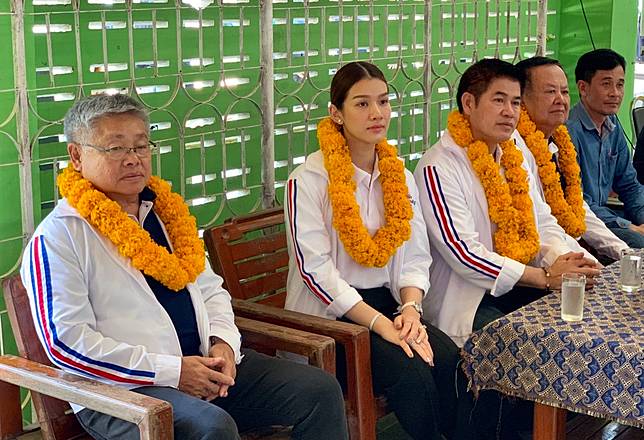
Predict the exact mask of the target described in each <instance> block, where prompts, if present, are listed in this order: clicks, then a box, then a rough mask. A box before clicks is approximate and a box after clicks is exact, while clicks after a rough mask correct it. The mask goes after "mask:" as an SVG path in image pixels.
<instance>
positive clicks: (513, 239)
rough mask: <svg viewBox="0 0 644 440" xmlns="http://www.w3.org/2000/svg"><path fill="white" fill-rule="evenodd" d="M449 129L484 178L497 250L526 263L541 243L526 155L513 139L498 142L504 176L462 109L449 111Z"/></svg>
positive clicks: (477, 173) (480, 176)
mask: <svg viewBox="0 0 644 440" xmlns="http://www.w3.org/2000/svg"><path fill="white" fill-rule="evenodd" d="M447 129H448V130H449V133H450V135H451V136H452V139H454V141H455V142H456V144H457V145H459V146H461V147H463V148H465V149H466V150H467V157H468V158H469V159H470V162H471V164H472V168H474V171H475V172H476V175H477V176H478V178H479V181H480V182H481V186H482V187H483V191H484V192H485V197H486V199H487V204H488V213H489V216H490V220H492V221H493V222H494V223H496V225H497V230H496V232H495V233H494V246H495V248H496V251H497V252H498V253H499V254H501V255H504V256H506V257H509V258H512V259H513V260H516V261H520V262H521V263H523V264H527V263H528V262H529V261H530V260H532V259H533V258H534V256H535V255H536V254H537V252H538V251H539V247H540V244H539V234H538V232H537V227H536V225H535V221H534V214H533V210H532V200H531V199H530V193H529V191H530V188H529V185H528V174H527V172H526V170H525V169H523V167H522V163H523V155H522V154H521V152H520V151H519V149H518V148H517V147H516V145H514V142H513V141H512V140H511V139H509V140H507V141H505V142H501V143H500V144H499V146H500V147H501V151H502V152H503V154H502V156H501V165H502V166H503V168H504V169H505V180H504V179H503V177H502V176H501V172H500V171H501V170H500V168H499V165H497V163H496V162H495V161H494V158H493V157H492V155H491V154H490V152H489V149H488V146H487V144H486V143H485V142H483V141H478V140H474V139H473V138H472V130H471V129H470V124H469V122H468V121H467V119H465V118H464V117H463V115H462V114H461V113H459V112H458V111H454V112H452V113H450V115H449V117H448V119H447Z"/></svg>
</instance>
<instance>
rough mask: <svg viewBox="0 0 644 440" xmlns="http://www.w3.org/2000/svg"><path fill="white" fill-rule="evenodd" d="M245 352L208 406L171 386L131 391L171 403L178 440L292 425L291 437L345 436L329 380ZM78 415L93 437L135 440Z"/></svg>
mask: <svg viewBox="0 0 644 440" xmlns="http://www.w3.org/2000/svg"><path fill="white" fill-rule="evenodd" d="M243 353H244V358H243V360H242V362H241V364H239V365H238V366H237V377H236V379H235V385H234V386H232V387H230V388H229V390H228V396H227V397H225V398H221V397H220V398H217V399H215V400H213V401H211V402H207V401H204V400H201V399H199V398H196V397H193V396H190V395H188V394H185V393H183V392H181V391H179V390H177V389H175V388H170V387H155V386H153V387H141V388H137V389H135V390H133V391H135V392H137V393H141V394H145V395H148V396H152V397H156V398H158V399H161V400H165V401H167V402H170V403H171V404H172V411H173V416H174V438H176V439H181V440H183V439H188V440H192V439H195V440H197V439H199V440H209V439H212V440H215V439H217V440H229V439H230V440H233V439H235V440H237V439H239V432H244V431H247V430H251V429H254V428H259V427H264V426H271V425H282V426H293V432H292V438H294V439H310V440H313V439H315V440H328V439H348V438H349V435H348V432H347V423H346V417H345V413H344V400H343V397H342V391H341V389H340V386H339V384H338V382H337V381H336V380H335V378H334V377H333V376H331V375H329V374H327V373H325V372H324V371H322V370H320V369H318V368H314V367H310V366H307V365H301V364H296V363H294V362H290V361H287V360H283V359H277V358H273V357H269V356H265V355H263V354H260V353H256V352H254V351H252V350H244V351H243ZM76 416H77V418H78V419H79V421H80V422H81V424H82V425H83V427H84V428H85V429H86V430H87V432H88V433H89V434H90V435H92V437H94V438H96V439H99V440H103V439H127V440H130V439H132V440H135V439H138V438H139V431H138V429H137V427H136V426H135V425H134V424H132V423H129V422H124V421H122V420H119V419H117V418H114V417H111V416H107V415H105V414H101V413H98V412H96V411H91V410H88V409H84V410H82V411H80V412H79V413H77V414H76Z"/></svg>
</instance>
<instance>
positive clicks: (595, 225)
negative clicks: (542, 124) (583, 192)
mask: <svg viewBox="0 0 644 440" xmlns="http://www.w3.org/2000/svg"><path fill="white" fill-rule="evenodd" d="M512 138H513V139H514V140H515V142H516V144H517V146H518V147H519V148H520V149H521V151H522V152H523V157H525V159H526V162H527V164H528V166H529V167H530V171H531V172H532V175H533V176H534V179H535V181H536V182H537V185H538V188H539V193H540V194H541V197H542V198H543V200H545V199H546V198H545V196H544V195H543V188H542V187H541V178H540V177H539V167H538V166H537V161H536V159H535V158H534V156H533V155H532V152H531V151H530V149H529V148H528V146H527V145H526V143H525V140H524V139H523V138H522V137H521V135H520V134H519V132H518V131H515V132H514V134H513V135H512ZM548 148H549V149H550V152H551V153H552V154H555V155H556V154H557V152H558V151H559V149H558V148H557V145H556V144H555V143H554V142H550V143H549V145H548ZM583 202H584V205H583V206H584V210H585V211H586V217H585V218H584V220H585V221H586V232H584V234H583V235H582V236H581V238H583V239H584V240H585V241H586V243H588V244H589V245H591V246H592V247H593V248H594V249H595V250H596V251H597V252H599V253H600V254H601V255H605V256H607V257H609V258H612V259H613V260H619V259H620V256H621V255H620V252H621V250H622V249H628V245H627V244H626V243H624V242H623V241H622V240H621V239H620V238H619V237H617V235H615V234H613V233H612V232H611V230H610V229H608V227H607V226H606V223H604V222H603V221H602V220H600V219H599V218H598V217H597V216H596V215H595V213H594V212H593V210H592V209H590V206H588V203H586V201H585V200H584V201H583ZM575 238H577V237H574V238H573V237H571V236H570V235H567V234H566V240H567V241H568V240H575Z"/></svg>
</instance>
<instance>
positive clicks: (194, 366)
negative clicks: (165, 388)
mask: <svg viewBox="0 0 644 440" xmlns="http://www.w3.org/2000/svg"><path fill="white" fill-rule="evenodd" d="M226 363H227V362H226V360H225V359H224V358H222V357H217V358H212V357H202V356H185V357H183V358H181V376H180V377H179V387H178V388H179V390H180V391H183V392H184V393H186V394H190V395H191V396H195V397H199V398H200V399H206V400H213V399H216V398H217V397H219V396H220V392H221V388H222V387H225V389H226V390H227V389H228V387H229V386H231V385H234V384H235V379H234V378H233V376H231V375H230V374H226V373H225V372H224V370H223V369H224V367H225V366H226ZM233 365H234V363H233Z"/></svg>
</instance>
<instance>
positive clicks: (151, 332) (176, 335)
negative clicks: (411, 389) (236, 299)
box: [21, 95, 348, 439]
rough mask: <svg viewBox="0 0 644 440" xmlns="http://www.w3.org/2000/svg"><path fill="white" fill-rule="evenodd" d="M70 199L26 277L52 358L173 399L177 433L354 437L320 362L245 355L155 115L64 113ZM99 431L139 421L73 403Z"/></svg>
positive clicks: (113, 432)
mask: <svg viewBox="0 0 644 440" xmlns="http://www.w3.org/2000/svg"><path fill="white" fill-rule="evenodd" d="M64 125H65V135H66V136H67V141H68V152H69V156H70V159H71V164H70V166H69V167H68V168H67V169H65V170H63V172H62V173H61V174H60V175H59V177H58V187H59V190H60V193H61V195H62V196H63V197H64V198H63V199H62V200H61V201H60V202H59V203H58V205H57V206H56V208H55V209H54V210H53V211H52V212H51V213H50V214H49V215H48V216H47V217H46V218H45V219H44V220H43V222H42V223H41V224H40V226H39V227H38V228H37V230H36V232H35V234H34V236H33V238H32V239H31V241H30V243H29V245H28V247H27V249H26V251H25V255H24V258H23V264H22V270H21V275H22V280H23V282H24V284H25V285H26V286H27V290H28V291H29V298H30V303H31V310H32V316H33V318H34V321H35V327H36V329H37V332H38V336H39V338H40V341H41V343H42V344H43V346H44V347H45V350H46V352H47V354H48V355H49V358H50V359H51V361H52V362H53V363H54V364H55V365H57V366H59V367H60V368H62V369H63V370H66V371H68V372H71V373H75V374H80V375H83V376H87V377H90V378H94V379H97V380H101V381H103V382H107V383H111V384H115V385H120V386H124V387H127V388H130V389H133V390H134V391H136V392H138V393H141V394H145V395H149V396H153V397H156V398H159V399H162V400H166V401H168V402H170V403H171V404H172V407H173V415H174V430H175V438H179V439H238V438H239V434H238V432H239V431H243V430H246V429H250V428H256V427H261V426H269V425H285V426H293V433H292V435H293V438H298V439H331V438H332V439H346V438H348V434H347V426H346V425H347V424H346V419H345V415H344V408H343V399H342V391H341V389H340V386H339V384H338V383H337V381H336V380H335V379H334V378H333V377H332V376H330V375H328V374H327V373H325V372H323V371H322V370H319V369H317V368H313V367H309V366H306V365H299V364H295V363H292V362H289V361H285V360H280V359H275V358H270V357H267V356H264V355H262V354H259V353H256V352H253V351H250V350H241V347H240V346H241V337H240V334H239V331H238V330H237V327H236V326H235V323H234V319H233V318H234V316H233V311H232V307H231V304H230V296H229V294H228V292H226V290H224V289H223V287H222V279H221V278H220V277H219V276H217V275H215V274H214V273H213V272H212V270H211V269H210V268H209V265H208V264H207V262H206V261H205V252H204V247H203V244H202V242H201V240H200V239H199V237H198V235H197V226H196V221H195V219H194V217H192V216H191V215H190V213H189V211H188V208H187V206H186V204H185V202H184V201H183V200H182V198H181V197H180V196H179V195H178V194H175V193H173V192H172V191H171V189H170V185H169V184H168V183H167V182H165V181H163V180H162V179H160V178H158V177H156V176H151V155H152V151H153V149H154V144H153V143H152V142H150V139H149V135H150V133H149V125H150V124H149V120H148V116H147V114H146V112H145V110H144V109H143V107H142V106H141V104H140V103H138V102H137V101H135V100H134V99H132V98H130V97H127V96H124V95H114V96H109V95H97V96H92V97H88V98H83V99H81V100H80V101H78V102H77V103H76V104H75V105H74V106H73V107H72V108H71V109H70V110H69V112H68V113H67V115H66V116H65V122H64ZM72 406H73V409H74V411H75V412H76V415H77V417H78V419H79V420H80V422H81V424H82V425H83V427H84V428H85V429H86V430H87V431H88V432H89V433H90V434H91V435H92V436H93V437H95V438H101V439H111V438H118V439H135V438H138V429H137V427H136V426H135V425H133V424H131V423H128V422H124V421H121V420H118V419H115V418H113V417H110V416H107V415H104V414H100V413H98V412H95V411H91V410H89V409H84V408H82V407H79V406H77V405H72Z"/></svg>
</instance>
